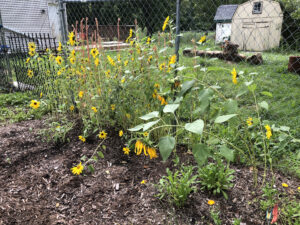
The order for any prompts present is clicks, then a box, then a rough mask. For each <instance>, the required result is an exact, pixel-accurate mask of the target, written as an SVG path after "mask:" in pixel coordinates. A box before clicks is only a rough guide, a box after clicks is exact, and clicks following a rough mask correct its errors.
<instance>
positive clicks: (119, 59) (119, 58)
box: [117, 54, 121, 62]
mask: <svg viewBox="0 0 300 225" xmlns="http://www.w3.org/2000/svg"><path fill="white" fill-rule="evenodd" d="M117 58H118V62H121V56H120V54H118V56H117Z"/></svg>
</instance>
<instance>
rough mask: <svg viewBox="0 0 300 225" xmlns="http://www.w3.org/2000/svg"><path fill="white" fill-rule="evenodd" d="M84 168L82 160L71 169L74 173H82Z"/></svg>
mask: <svg viewBox="0 0 300 225" xmlns="http://www.w3.org/2000/svg"><path fill="white" fill-rule="evenodd" d="M83 169H84V166H83V165H82V164H81V162H80V163H79V164H78V165H77V166H74V167H73V168H72V169H71V171H72V173H73V174H74V175H80V174H81V173H82V171H83Z"/></svg>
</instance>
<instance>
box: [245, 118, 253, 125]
mask: <svg viewBox="0 0 300 225" xmlns="http://www.w3.org/2000/svg"><path fill="white" fill-rule="evenodd" d="M246 122H247V124H248V126H249V127H250V126H251V125H252V124H253V118H252V117H248V119H247V121H246Z"/></svg>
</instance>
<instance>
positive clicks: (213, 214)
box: [209, 209, 222, 225]
mask: <svg viewBox="0 0 300 225" xmlns="http://www.w3.org/2000/svg"><path fill="white" fill-rule="evenodd" d="M209 213H210V217H211V219H212V220H213V221H214V224H215V225H221V224H222V221H221V219H220V218H219V215H220V211H219V210H216V209H211V210H210V211H209Z"/></svg>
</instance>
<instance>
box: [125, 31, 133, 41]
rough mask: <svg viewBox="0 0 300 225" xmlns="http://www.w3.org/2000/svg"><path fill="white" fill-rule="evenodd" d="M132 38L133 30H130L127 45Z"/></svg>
mask: <svg viewBox="0 0 300 225" xmlns="http://www.w3.org/2000/svg"><path fill="white" fill-rule="evenodd" d="M130 38H132V29H130V30H129V36H128V38H127V39H126V43H128V41H129V40H130Z"/></svg>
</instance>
